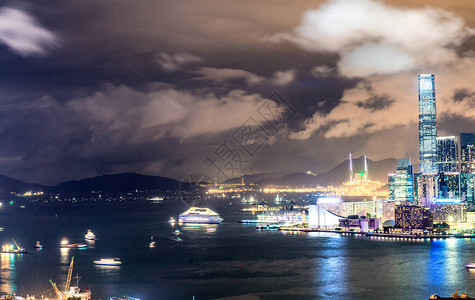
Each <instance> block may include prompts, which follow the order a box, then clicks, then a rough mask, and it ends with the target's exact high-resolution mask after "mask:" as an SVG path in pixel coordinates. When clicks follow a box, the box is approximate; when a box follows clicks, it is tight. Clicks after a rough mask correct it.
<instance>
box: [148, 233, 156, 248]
mask: <svg viewBox="0 0 475 300" xmlns="http://www.w3.org/2000/svg"><path fill="white" fill-rule="evenodd" d="M150 239H151V240H152V241H151V242H150V245H149V246H150V248H155V241H154V240H153V235H152V236H151V237H150Z"/></svg>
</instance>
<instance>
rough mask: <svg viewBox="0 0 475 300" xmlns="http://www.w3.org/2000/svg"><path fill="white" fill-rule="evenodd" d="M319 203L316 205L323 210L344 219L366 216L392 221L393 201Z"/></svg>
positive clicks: (335, 201)
mask: <svg viewBox="0 0 475 300" xmlns="http://www.w3.org/2000/svg"><path fill="white" fill-rule="evenodd" d="M336 199H337V198H335V200H334V201H333V202H332V201H319V202H318V205H320V206H321V207H323V208H324V209H326V210H328V211H330V212H332V213H334V214H337V215H340V216H344V217H348V216H354V215H357V216H360V217H367V216H368V214H369V215H370V217H372V218H380V219H382V220H383V221H386V220H394V208H395V204H394V202H393V201H388V200H363V201H344V202H343V201H341V199H340V201H338V200H336Z"/></svg>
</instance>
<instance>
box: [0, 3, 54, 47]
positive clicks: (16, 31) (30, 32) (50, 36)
mask: <svg viewBox="0 0 475 300" xmlns="http://www.w3.org/2000/svg"><path fill="white" fill-rule="evenodd" d="M0 43H2V44H4V45H6V46H7V47H8V48H9V49H10V50H11V51H12V52H15V53H16V54H18V55H21V56H30V55H45V54H47V53H48V52H47V49H48V48H51V47H54V46H57V45H58V44H59V39H58V37H57V36H56V35H55V34H54V33H53V32H51V31H50V30H48V29H45V28H43V27H42V26H41V25H39V24H38V22H37V21H36V20H35V18H34V17H33V16H31V15H30V14H28V13H27V12H25V11H22V10H19V9H16V8H11V7H3V8H1V9H0Z"/></svg>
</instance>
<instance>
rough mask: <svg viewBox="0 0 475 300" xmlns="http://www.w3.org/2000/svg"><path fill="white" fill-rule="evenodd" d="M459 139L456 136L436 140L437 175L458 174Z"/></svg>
mask: <svg viewBox="0 0 475 300" xmlns="http://www.w3.org/2000/svg"><path fill="white" fill-rule="evenodd" d="M458 141H459V139H458V137H456V136H442V137H438V138H437V168H438V171H439V173H443V172H458V165H459V142H458Z"/></svg>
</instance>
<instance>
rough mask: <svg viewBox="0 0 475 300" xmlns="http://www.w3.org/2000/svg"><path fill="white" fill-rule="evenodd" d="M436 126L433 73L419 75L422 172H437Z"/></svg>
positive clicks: (420, 157)
mask: <svg viewBox="0 0 475 300" xmlns="http://www.w3.org/2000/svg"><path fill="white" fill-rule="evenodd" d="M436 138H437V127H436V111H435V86H434V75H433V74H420V75H419V159H420V163H421V172H422V173H425V174H427V173H437V140H436Z"/></svg>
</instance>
